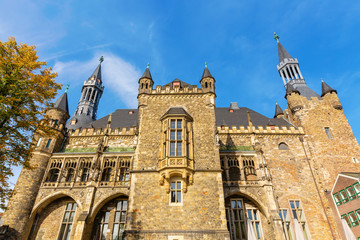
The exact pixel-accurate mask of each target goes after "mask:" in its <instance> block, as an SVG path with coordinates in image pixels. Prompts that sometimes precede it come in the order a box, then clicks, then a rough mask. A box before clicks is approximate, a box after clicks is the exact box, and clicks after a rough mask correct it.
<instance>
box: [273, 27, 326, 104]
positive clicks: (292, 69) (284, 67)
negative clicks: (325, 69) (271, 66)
mask: <svg viewBox="0 0 360 240" xmlns="http://www.w3.org/2000/svg"><path fill="white" fill-rule="evenodd" d="M274 38H275V40H276V41H277V45H278V52H279V64H278V65H277V69H278V71H279V74H280V76H281V78H282V80H283V82H284V86H285V89H287V85H291V86H292V87H293V88H294V89H297V90H298V91H299V92H300V94H301V95H302V96H304V97H306V98H308V99H310V98H311V97H320V96H319V95H318V94H317V93H315V92H314V91H313V90H312V89H310V88H309V87H308V86H307V85H306V82H305V79H304V77H303V76H302V74H301V71H300V67H299V62H298V60H297V58H293V57H291V56H290V54H289V53H288V52H287V51H286V49H285V48H284V47H283V45H282V44H281V43H280V41H279V38H280V37H279V36H278V35H277V34H276V33H274Z"/></svg>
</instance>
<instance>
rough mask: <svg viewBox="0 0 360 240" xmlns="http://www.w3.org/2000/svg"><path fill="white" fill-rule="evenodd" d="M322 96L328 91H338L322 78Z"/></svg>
mask: <svg viewBox="0 0 360 240" xmlns="http://www.w3.org/2000/svg"><path fill="white" fill-rule="evenodd" d="M321 90H322V91H321V97H323V96H325V95H326V94H327V93H332V92H335V93H337V91H336V90H335V89H333V88H331V87H330V86H329V85H327V84H326V82H324V80H322V79H321Z"/></svg>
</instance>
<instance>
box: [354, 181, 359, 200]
mask: <svg viewBox="0 0 360 240" xmlns="http://www.w3.org/2000/svg"><path fill="white" fill-rule="evenodd" d="M353 187H354V190H355V193H356V195H357V196H358V197H360V183H358V182H357V183H355V184H353Z"/></svg>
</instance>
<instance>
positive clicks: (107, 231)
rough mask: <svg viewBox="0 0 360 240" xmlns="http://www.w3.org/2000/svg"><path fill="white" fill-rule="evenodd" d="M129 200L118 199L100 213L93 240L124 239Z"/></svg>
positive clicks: (96, 220) (96, 218)
mask: <svg viewBox="0 0 360 240" xmlns="http://www.w3.org/2000/svg"><path fill="white" fill-rule="evenodd" d="M126 213H127V200H126V199H122V198H117V199H115V200H113V201H110V202H109V203H107V204H105V205H104V207H103V208H102V209H101V210H100V211H99V213H98V214H97V215H96V217H95V222H94V228H93V229H94V230H93V233H92V235H91V236H92V238H91V239H92V240H103V239H104V240H105V239H116V240H120V239H123V232H124V229H125V224H126Z"/></svg>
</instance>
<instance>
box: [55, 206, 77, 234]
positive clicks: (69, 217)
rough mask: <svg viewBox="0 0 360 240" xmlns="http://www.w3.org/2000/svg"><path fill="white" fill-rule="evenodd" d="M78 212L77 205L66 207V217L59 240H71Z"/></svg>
mask: <svg viewBox="0 0 360 240" xmlns="http://www.w3.org/2000/svg"><path fill="white" fill-rule="evenodd" d="M75 211H76V203H68V204H67V205H66V209H65V213H64V217H63V220H62V224H61V228H60V232H59V237H58V240H69V239H70V233H71V229H72V223H73V221H74V216H75Z"/></svg>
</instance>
